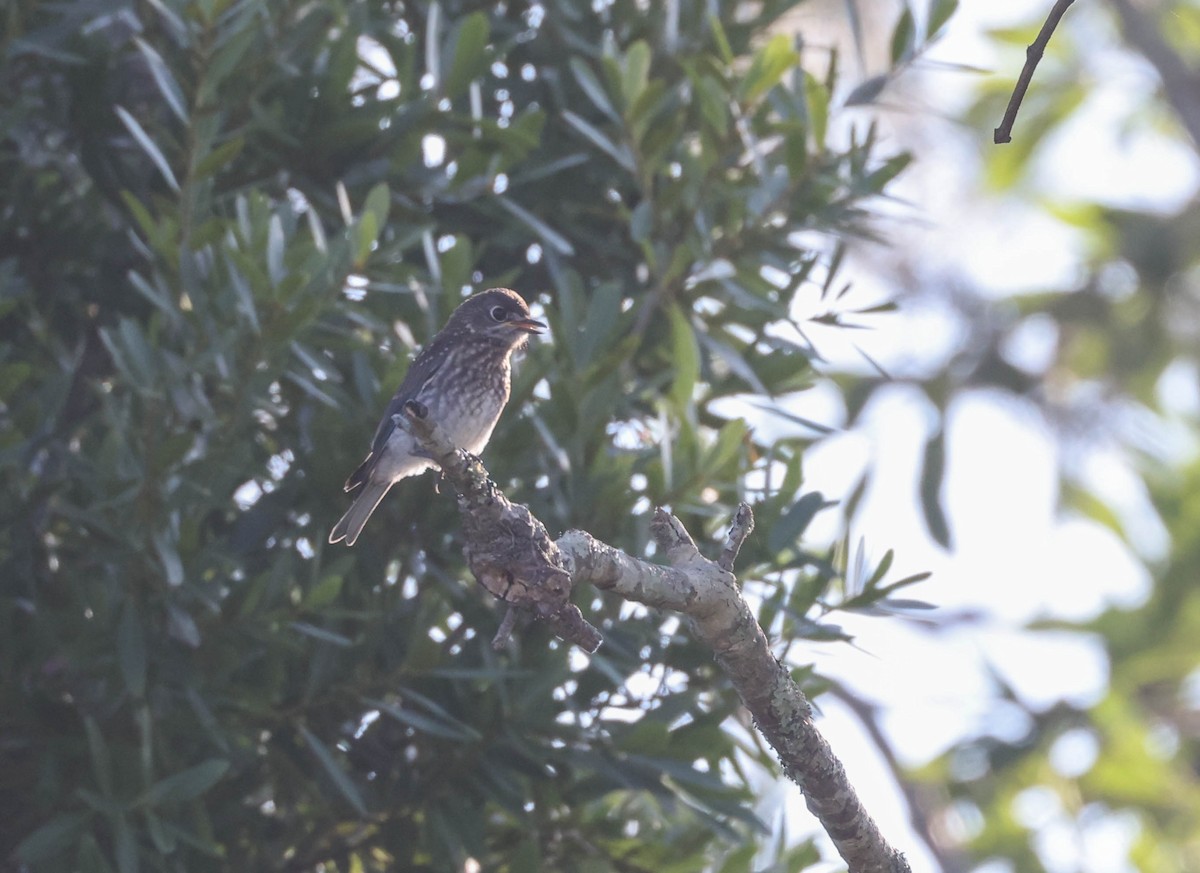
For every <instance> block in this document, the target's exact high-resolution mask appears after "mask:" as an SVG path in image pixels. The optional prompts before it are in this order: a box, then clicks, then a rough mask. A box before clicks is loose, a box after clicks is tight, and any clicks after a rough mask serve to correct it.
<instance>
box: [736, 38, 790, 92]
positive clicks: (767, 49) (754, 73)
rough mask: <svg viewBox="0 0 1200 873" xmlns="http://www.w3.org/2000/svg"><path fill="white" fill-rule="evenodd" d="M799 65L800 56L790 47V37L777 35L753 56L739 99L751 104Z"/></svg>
mask: <svg viewBox="0 0 1200 873" xmlns="http://www.w3.org/2000/svg"><path fill="white" fill-rule="evenodd" d="M798 63H800V54H799V53H798V52H797V51H796V50H795V49H794V48H793V47H792V37H791V36H790V35H788V34H785V33H778V34H776V35H775V36H773V37H772V38H771V40H770V41H769V42H768V43H767V44H766V45H764V46H763V47H762V48H761V49H759V50H758V51H757V52H756V53H755V54H754V59H753V60H752V61H751V62H750V69H749V70H747V71H746V75H745V77H744V78H743V79H742V85H741V97H742V99H743V100H744V101H746V102H747V103H753V102H754V101H755V100H757V99H758V98H759V97H761V96H762V95H763V94H765V93H766V92H767V91H768V90H770V89H771V88H773V87H775V86H776V85H778V84H779V80H780V79H782V78H783V74H784V73H786V72H787V71H788V70H790V69H791V68H792V67H794V66H796V65H797V64H798Z"/></svg>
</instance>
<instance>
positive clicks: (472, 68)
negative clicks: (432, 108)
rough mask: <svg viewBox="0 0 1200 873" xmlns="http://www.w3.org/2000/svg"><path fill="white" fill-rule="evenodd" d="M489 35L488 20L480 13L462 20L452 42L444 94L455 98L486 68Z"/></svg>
mask: <svg viewBox="0 0 1200 873" xmlns="http://www.w3.org/2000/svg"><path fill="white" fill-rule="evenodd" d="M489 35H490V28H489V25H488V19H487V16H486V15H484V14H483V13H482V12H473V13H471V14H470V15H468V16H467V17H466V18H464V19H463V20H462V23H461V24H459V26H458V32H457V34H456V37H455V40H454V48H453V50H452V51H453V55H454V59H453V60H452V61H451V62H450V70H449V72H447V73H446V79H445V83H444V88H443V93H444V94H446V95H448V96H450V97H457V96H458V95H459V94H461V93H462V92H464V91H466V90H467V86H468V85H469V84H470V83H471V80H472V79H475V78H476V77H478V76H479V75H481V74H482V73H483V71H484V70H485V69H486V68H487V62H488V53H487V42H488V37H489Z"/></svg>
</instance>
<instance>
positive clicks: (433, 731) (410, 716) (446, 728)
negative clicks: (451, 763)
mask: <svg viewBox="0 0 1200 873" xmlns="http://www.w3.org/2000/svg"><path fill="white" fill-rule="evenodd" d="M402 693H405V692H402ZM415 697H416V696H415V695H414V698H415ZM363 702H364V703H366V704H368V705H369V706H374V707H375V708H376V709H378V710H379V711H380V712H382V713H384V714H385V715H388V716H390V717H391V718H394V719H395V720H396V721H398V722H400V723H401V724H403V725H408V726H409V727H411V728H413V729H414V730H417V731H420V732H421V733H423V734H429V735H430V736H434V737H444V738H445V739H448V740H456V741H458V742H460V743H473V742H476V741H478V740H479V739H481V738H482V736H483V735H482V734H480V733H479V731H477V730H475V728H473V727H471V726H470V725H469V724H467V723H466V722H463V721H460V720H458V719H456V718H454V717H453V716H452V715H450V714H449V713H448V712H446V711H445V710H444V709H441V708H440V707H436V708H433V712H434V714H433V715H425V714H423V713H420V712H414V711H413V710H412V709H411V708H407V707H399V706H394V705H393V704H391V703H388V702H387V701H384V700H373V699H369V698H368V699H364V700H363ZM426 702H427V703H428V701H426Z"/></svg>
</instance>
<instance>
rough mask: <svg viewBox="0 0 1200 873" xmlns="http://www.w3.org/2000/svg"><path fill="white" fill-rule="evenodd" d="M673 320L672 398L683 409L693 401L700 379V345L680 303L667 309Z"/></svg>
mask: <svg viewBox="0 0 1200 873" xmlns="http://www.w3.org/2000/svg"><path fill="white" fill-rule="evenodd" d="M667 313H668V316H669V318H670V320H671V363H672V365H673V366H674V371H675V375H674V378H672V380H671V399H672V400H674V401H675V404H676V405H677V406H678V407H679V408H681V409H683V408H686V407H687V406H688V405H689V404H690V403H691V402H692V393H693V392H694V391H695V390H696V383H697V382H698V381H699V380H700V346H699V343H697V342H696V332H695V330H693V329H692V323H691V321H690V320H689V319H688V317H687V315H685V314H684V312H683V310H682V309H681V308H680V307H679V305H678V304H672V305H671V307H670V308H669V309H668V310H667Z"/></svg>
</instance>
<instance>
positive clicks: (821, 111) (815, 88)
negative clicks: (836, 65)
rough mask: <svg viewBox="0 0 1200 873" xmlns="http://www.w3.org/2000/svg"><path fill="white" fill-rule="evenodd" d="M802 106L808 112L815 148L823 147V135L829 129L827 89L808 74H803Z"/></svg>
mask: <svg viewBox="0 0 1200 873" xmlns="http://www.w3.org/2000/svg"><path fill="white" fill-rule="evenodd" d="M804 106H805V109H806V110H807V111H808V124H809V128H810V129H811V130H812V138H813V142H814V143H815V144H816V145H817V146H824V144H825V133H826V131H827V130H828V128H829V89H827V88H826V87H825V86H824V85H823V84H822V83H821V81H820V80H819V79H817V78H816V77H815V76H811V75H809V74H808V73H805V74H804Z"/></svg>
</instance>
